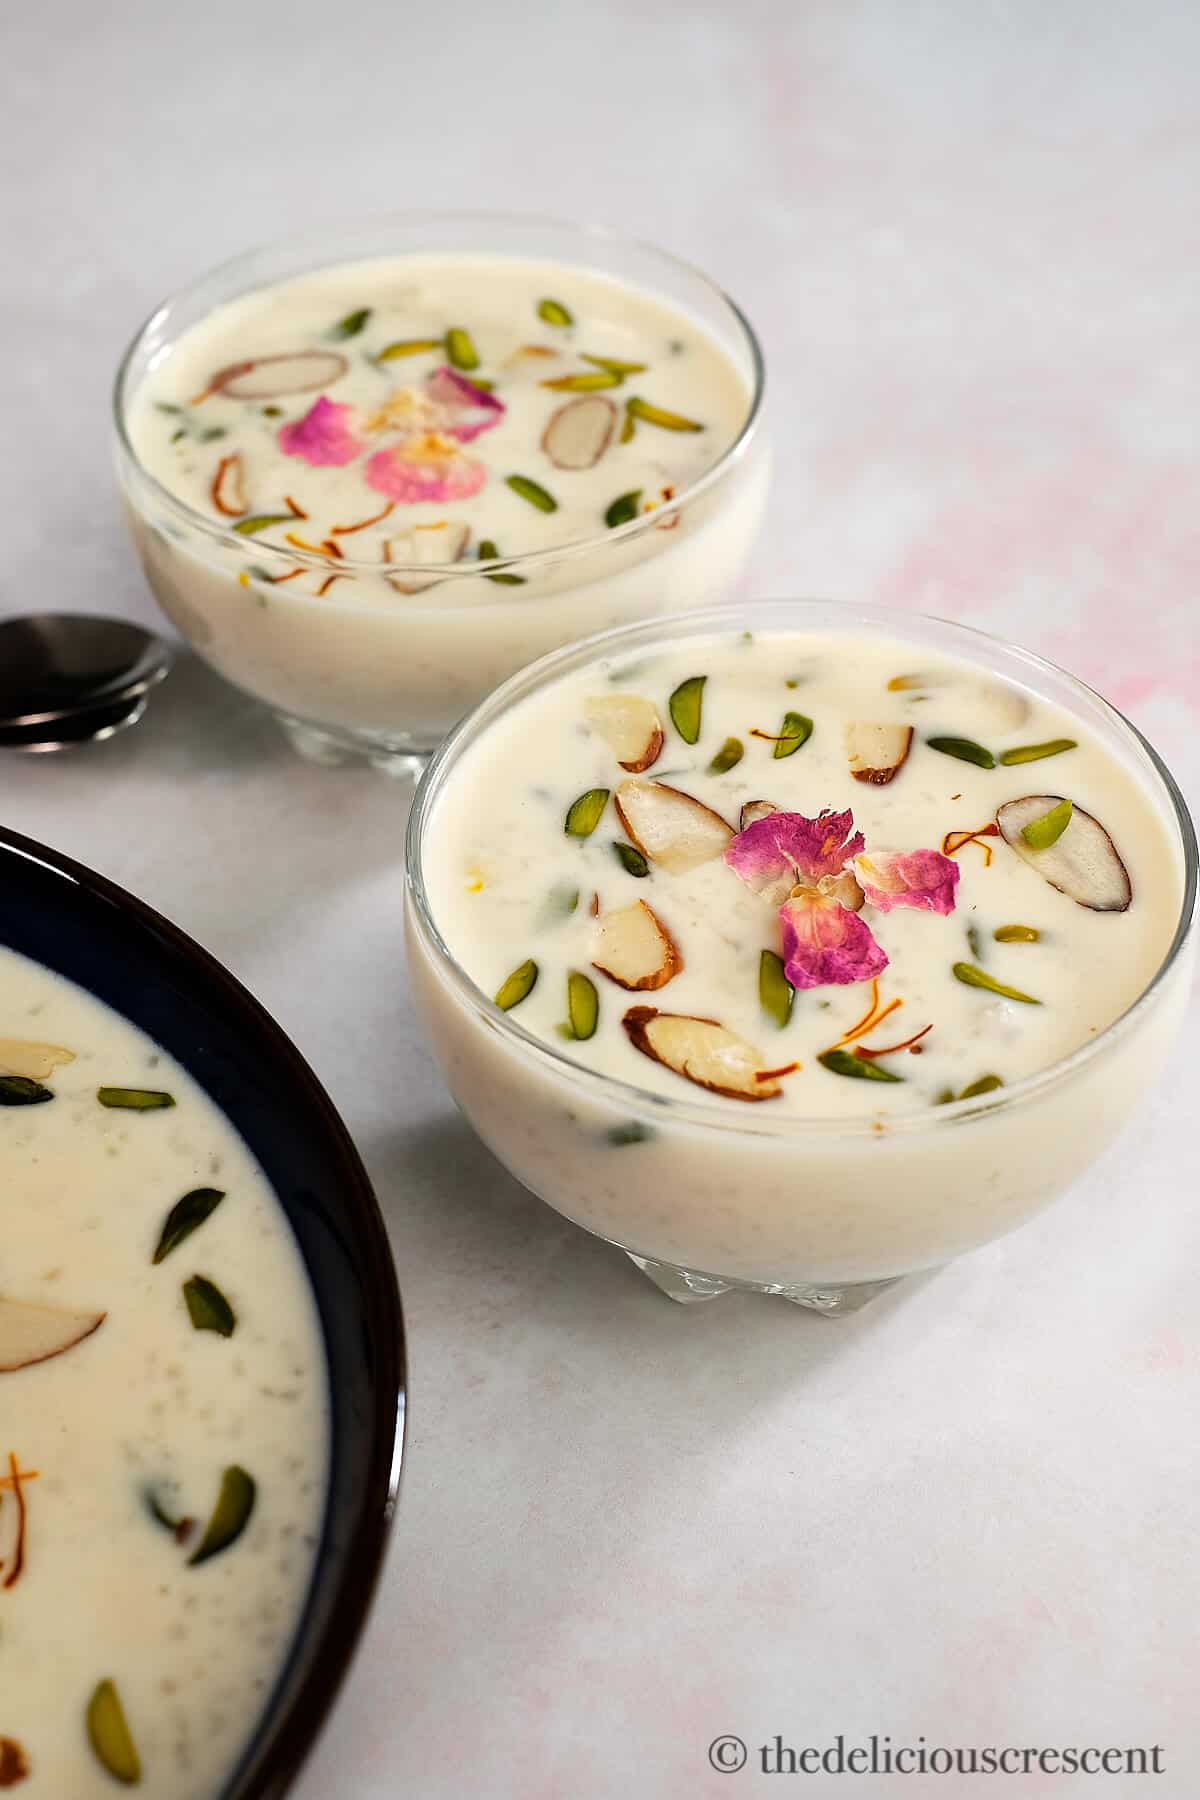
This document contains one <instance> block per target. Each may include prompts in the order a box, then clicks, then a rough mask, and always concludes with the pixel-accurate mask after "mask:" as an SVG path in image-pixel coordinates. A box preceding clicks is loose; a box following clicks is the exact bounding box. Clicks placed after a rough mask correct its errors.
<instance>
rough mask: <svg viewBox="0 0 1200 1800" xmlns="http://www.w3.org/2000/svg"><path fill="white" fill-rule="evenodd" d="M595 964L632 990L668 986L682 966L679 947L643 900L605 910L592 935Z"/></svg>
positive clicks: (601, 971) (624, 986)
mask: <svg viewBox="0 0 1200 1800" xmlns="http://www.w3.org/2000/svg"><path fill="white" fill-rule="evenodd" d="M592 967H593V968H594V969H599V971H600V973H601V974H602V975H607V976H608V978H609V980H610V981H615V982H616V984H617V986H618V987H623V988H628V989H629V990H630V991H631V992H633V993H643V992H645V991H647V990H648V989H653V988H661V987H666V985H667V983H668V981H670V980H671V979H672V977H673V976H675V975H678V973H679V971H680V969H682V967H683V957H682V956H681V955H680V954H679V946H678V945H677V944H676V943H675V940H674V939H673V938H672V936H671V934H670V932H669V931H668V930H667V928H666V926H665V925H664V924H663V922H662V920H661V919H660V918H659V916H658V914H657V913H656V912H654V911H653V910H652V908H650V907H649V906H647V905H646V902H645V901H644V900H635V901H634V902H633V905H632V906H620V907H618V908H617V909H616V911H614V912H608V913H605V914H604V916H603V918H601V919H599V920H598V921H597V923H596V929H595V932H594V934H593V937H592Z"/></svg>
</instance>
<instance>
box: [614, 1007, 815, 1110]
mask: <svg viewBox="0 0 1200 1800" xmlns="http://www.w3.org/2000/svg"><path fill="white" fill-rule="evenodd" d="M621 1023H622V1025H623V1026H624V1027H625V1030H626V1032H627V1033H628V1036H629V1041H630V1043H631V1044H632V1045H633V1047H634V1049H635V1050H640V1051H641V1053H642V1055H643V1056H648V1057H649V1058H650V1059H651V1061H652V1062H657V1063H662V1064H663V1066H664V1067H665V1068H668V1069H673V1070H674V1071H675V1073H676V1074H677V1075H682V1076H683V1078H684V1080H685V1081H692V1082H695V1084H696V1086H697V1087H702V1088H707V1090H708V1092H709V1093H710V1094H724V1095H725V1096H726V1098H727V1099H730V1100H773V1099H774V1098H775V1096H776V1095H777V1094H781V1093H782V1092H783V1089H782V1087H781V1086H780V1085H779V1083H778V1081H776V1080H774V1079H772V1078H770V1077H768V1079H767V1080H765V1081H759V1080H757V1079H756V1078H757V1076H758V1075H759V1074H760V1073H761V1072H762V1070H763V1060H764V1059H763V1054H762V1052H761V1050H758V1049H756V1048H755V1046H754V1045H753V1044H751V1043H748V1042H747V1040H746V1039H745V1038H743V1037H739V1036H738V1035H737V1033H736V1031H727V1030H726V1028H725V1026H724V1025H721V1024H718V1022H717V1020H716V1019H697V1018H693V1017H691V1016H690V1015H689V1014H687V1013H660V1012H659V1011H658V1009H657V1008H656V1007H653V1006H631V1007H630V1009H629V1011H628V1012H627V1013H626V1014H625V1016H624V1018H623V1019H622V1020H621Z"/></svg>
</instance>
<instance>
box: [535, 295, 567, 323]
mask: <svg viewBox="0 0 1200 1800" xmlns="http://www.w3.org/2000/svg"><path fill="white" fill-rule="evenodd" d="M537 315H538V318H539V319H542V320H544V322H545V323H546V324H547V325H559V326H563V327H565V326H567V325H573V324H574V323H575V319H574V317H573V315H572V314H571V312H570V311H569V310H568V309H567V307H565V306H564V305H563V303H562V301H561V300H549V299H547V300H539V301H538V309H537Z"/></svg>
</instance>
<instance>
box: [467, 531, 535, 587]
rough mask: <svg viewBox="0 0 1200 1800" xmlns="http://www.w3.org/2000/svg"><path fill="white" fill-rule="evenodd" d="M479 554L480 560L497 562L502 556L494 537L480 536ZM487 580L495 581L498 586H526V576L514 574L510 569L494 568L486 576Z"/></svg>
mask: <svg viewBox="0 0 1200 1800" xmlns="http://www.w3.org/2000/svg"><path fill="white" fill-rule="evenodd" d="M478 556H479V560H480V562H496V561H497V560H498V558H499V556H500V552H499V550H497V548H496V544H495V540H494V539H493V538H480V540H479V551H478ZM484 580H485V581H494V582H495V583H496V585H497V587H524V586H525V577H524V576H523V575H514V574H512V572H511V571H510V570H508V569H492V570H490V571H489V572H488V573H487V574H486V575H485V576H484Z"/></svg>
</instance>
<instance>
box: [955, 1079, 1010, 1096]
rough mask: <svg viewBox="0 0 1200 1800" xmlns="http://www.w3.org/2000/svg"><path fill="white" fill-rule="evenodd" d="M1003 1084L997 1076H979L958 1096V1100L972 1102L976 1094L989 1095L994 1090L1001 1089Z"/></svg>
mask: <svg viewBox="0 0 1200 1800" xmlns="http://www.w3.org/2000/svg"><path fill="white" fill-rule="evenodd" d="M1003 1086H1004V1083H1003V1082H1002V1081H1001V1079H1000V1077H999V1076H998V1075H981V1076H980V1077H979V1080H978V1081H973V1082H972V1083H971V1085H970V1087H965V1088H964V1089H963V1091H962V1093H961V1094H960V1095H959V1096H958V1097H959V1099H960V1100H974V1098H975V1096H976V1095H977V1094H990V1093H991V1092H992V1091H993V1089H994V1088H999V1087H1003Z"/></svg>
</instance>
